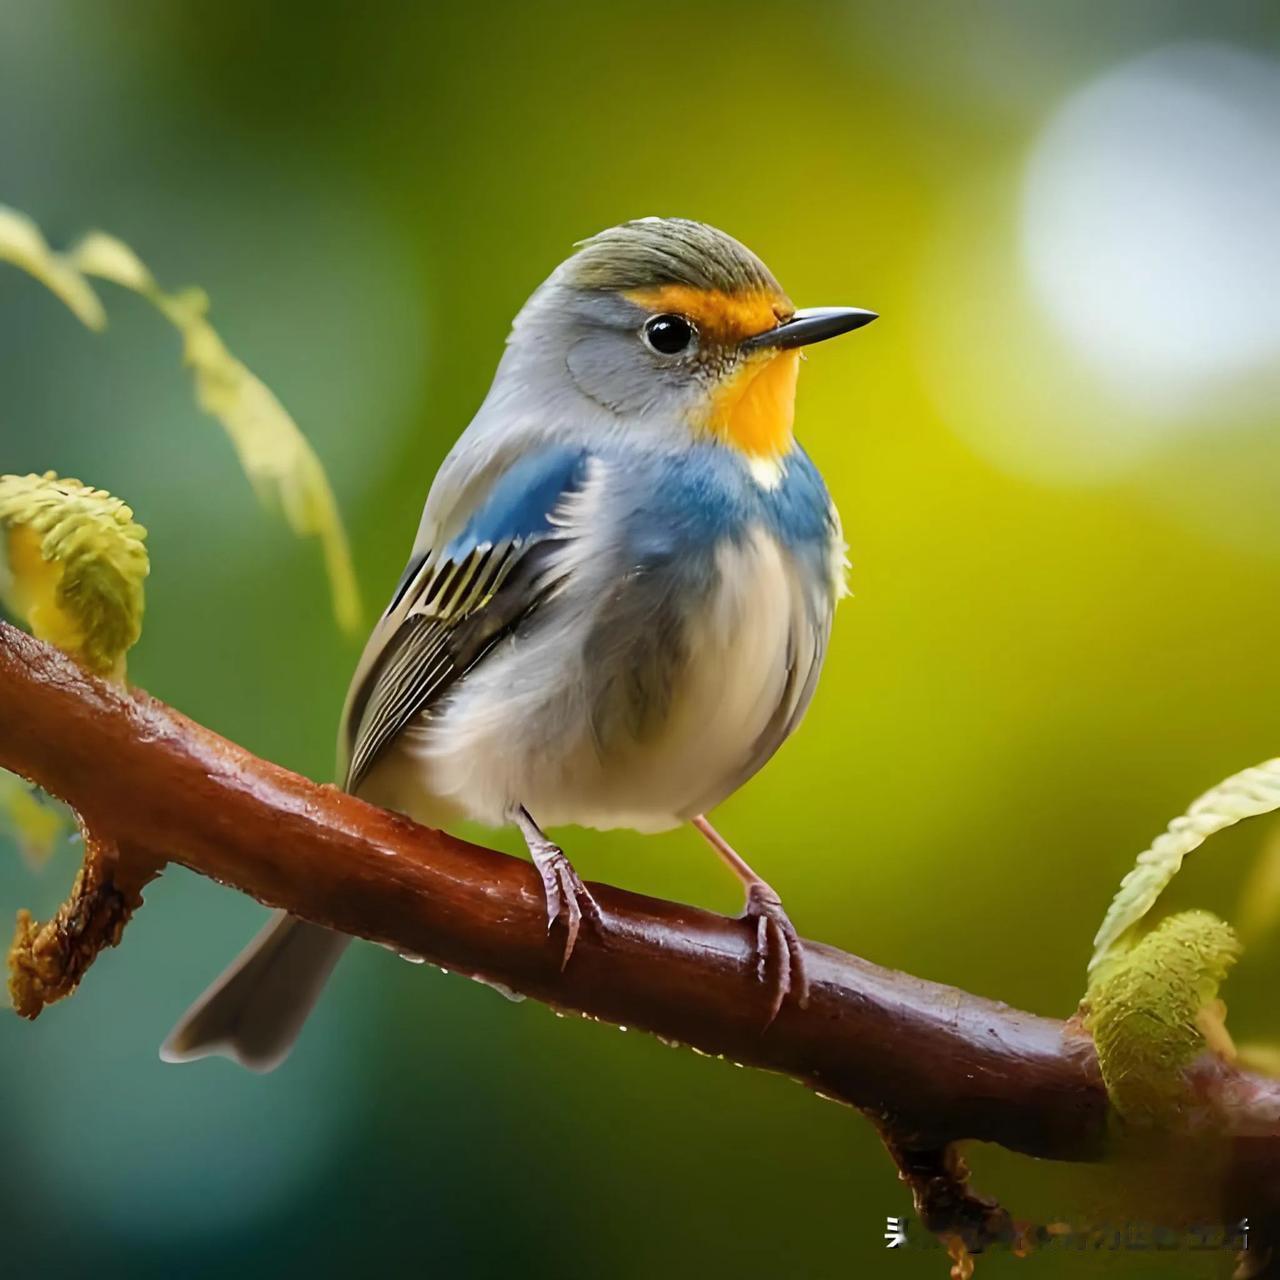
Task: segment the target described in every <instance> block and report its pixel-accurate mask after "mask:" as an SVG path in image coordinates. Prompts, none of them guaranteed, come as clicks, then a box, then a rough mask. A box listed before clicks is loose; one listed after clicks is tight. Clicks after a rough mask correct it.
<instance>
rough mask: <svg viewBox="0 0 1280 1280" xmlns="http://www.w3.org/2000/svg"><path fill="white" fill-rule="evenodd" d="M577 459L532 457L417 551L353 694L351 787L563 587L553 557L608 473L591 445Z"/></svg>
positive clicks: (348, 721) (347, 739)
mask: <svg viewBox="0 0 1280 1280" xmlns="http://www.w3.org/2000/svg"><path fill="white" fill-rule="evenodd" d="M533 461H534V462H535V463H536V462H537V460H536V459H534V460H533ZM567 461H568V464H569V465H567V464H566V458H565V456H564V454H563V452H559V453H556V454H553V455H551V456H550V457H549V458H548V459H547V460H546V462H545V464H544V466H543V468H542V470H541V471H538V470H537V469H536V468H532V467H529V466H528V464H527V463H526V464H522V465H523V466H524V470H525V471H526V473H528V474H526V475H523V476H520V477H518V479H519V481H520V482H519V483H518V484H517V483H508V477H500V478H499V480H498V481H497V483H496V484H495V485H494V488H493V489H492V490H491V491H490V493H489V495H488V498H487V503H486V502H481V504H480V505H479V507H478V508H477V510H476V512H475V513H474V515H473V517H472V519H471V520H470V521H468V522H467V523H466V525H465V527H464V529H463V532H462V533H461V534H460V535H458V536H457V537H455V538H454V539H453V541H451V542H450V543H449V544H448V545H447V546H446V547H444V548H443V550H440V551H436V550H434V549H432V550H427V551H426V552H425V553H424V552H421V551H419V552H418V553H416V554H415V556H414V558H413V559H412V560H411V561H410V563H409V567H408V568H407V569H406V570H405V574H404V576H403V577H402V579H401V581H400V584H399V586H398V587H397V589H396V593H395V596H394V597H393V599H392V603H391V605H390V607H389V608H388V610H387V612H386V614H384V615H383V618H382V620H381V621H380V622H379V624H378V626H377V628H375V631H374V634H373V636H372V637H371V638H370V641H369V644H368V646H367V647H366V651H365V656H364V658H363V659H362V661H361V664H360V667H359V669H358V670H357V672H356V676H355V679H354V680H353V681H352V686H351V691H350V693H349V694H348V699H347V708H346V712H345V714H344V732H343V746H344V748H345V751H344V755H345V757H346V763H345V767H340V773H342V774H345V786H346V789H347V790H349V791H355V790H357V789H358V788H359V786H360V784H361V782H363V781H364V779H365V778H366V777H367V776H368V774H369V771H370V770H371V769H372V768H373V766H374V764H375V763H376V762H377V760H378V757H379V756H380V755H381V754H382V752H383V751H385V750H386V748H387V747H388V745H389V744H390V743H391V742H392V741H393V740H394V739H395V738H396V737H397V736H398V735H399V734H400V733H401V732H402V731H403V730H404V729H405V728H406V726H408V725H409V724H410V723H411V722H412V721H413V720H414V719H416V718H417V717H418V716H420V715H422V714H423V713H424V712H426V711H428V710H429V709H430V707H431V706H432V705H433V704H434V703H436V702H437V701H438V700H439V699H440V697H441V696H442V695H443V693H444V692H445V691H446V690H447V689H448V688H449V687H450V686H451V685H453V684H454V683H455V682H456V681H457V680H459V679H460V678H461V677H462V676H463V675H464V674H465V673H466V672H467V671H468V670H469V669H470V668H471V667H472V666H474V664H475V663H476V662H478V661H480V660H481V659H482V658H483V656H484V655H485V653H487V652H488V651H489V649H490V648H492V646H493V645H494V644H495V643H496V642H497V641H498V640H499V639H500V638H501V637H502V636H503V635H506V634H508V633H509V632H510V631H511V630H512V629H513V628H514V627H515V626H517V625H518V624H519V623H520V621H521V620H522V619H524V618H525V617H527V616H528V615H529V614H530V613H531V612H532V611H533V610H534V609H535V608H536V607H537V606H538V604H539V603H540V602H541V601H542V600H543V599H544V598H545V596H546V595H547V593H548V591H549V590H552V589H553V588H554V582H555V575H549V574H547V573H546V572H545V570H546V566H547V562H548V560H549V559H550V558H551V556H552V554H553V553H554V552H555V550H556V549H557V546H563V544H564V543H566V542H567V541H569V540H571V539H573V538H575V537H576V536H577V535H578V534H579V533H580V530H578V529H575V528H573V527H572V526H571V524H570V523H568V522H566V521H565V519H564V517H563V511H564V509H565V506H566V504H567V503H569V502H570V501H571V499H572V498H573V496H574V495H576V494H577V493H578V492H579V491H580V490H581V488H582V486H583V484H584V483H585V480H586V477H587V475H588V474H590V475H591V476H596V475H597V474H598V471H597V470H596V469H591V468H588V466H587V462H588V461H589V460H588V458H587V457H586V455H585V454H576V455H573V456H572V457H571V458H569V459H568V460H567ZM504 485H505V486H506V487H505V490H504ZM504 523H505V525H506V528H505V529H504V528H503V525H504Z"/></svg>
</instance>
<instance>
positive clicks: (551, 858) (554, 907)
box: [532, 844, 603, 969]
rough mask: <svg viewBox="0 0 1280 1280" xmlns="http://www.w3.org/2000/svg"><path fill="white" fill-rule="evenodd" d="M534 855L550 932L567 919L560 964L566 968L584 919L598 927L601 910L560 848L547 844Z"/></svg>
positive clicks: (535, 851)
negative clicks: (556, 923) (561, 920)
mask: <svg viewBox="0 0 1280 1280" xmlns="http://www.w3.org/2000/svg"><path fill="white" fill-rule="evenodd" d="M532 853H533V862H534V865H535V866H536V867H537V868H538V874H539V875H540V876H541V877H542V892H543V894H544V896H545V897H546V900H547V932H548V933H550V932H551V927H552V925H554V924H555V922H556V921H557V920H559V919H560V918H561V917H562V916H563V917H564V924H565V940H564V957H563V958H562V959H561V961H560V968H561V969H563V968H564V967H565V965H567V964H568V963H569V957H570V956H571V955H573V948H574V946H575V945H576V944H577V941H578V933H579V931H580V930H581V928H582V921H583V919H584V918H585V919H587V920H589V921H590V922H591V923H592V924H593V925H595V926H597V927H599V926H600V925H601V923H602V922H603V920H602V917H601V914H600V907H599V904H598V903H597V902H596V900H595V899H594V898H593V897H592V896H591V892H590V890H588V888H587V886H586V885H585V884H583V882H582V877H581V876H579V875H578V873H577V872H576V871H575V870H574V869H573V863H571V862H570V861H569V859H568V858H567V857H565V854H564V850H563V849H561V848H560V847H559V845H554V844H546V845H543V846H541V847H539V848H535V849H533V850H532Z"/></svg>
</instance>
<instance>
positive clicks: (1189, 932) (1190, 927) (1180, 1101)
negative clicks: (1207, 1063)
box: [1082, 911, 1240, 1128]
mask: <svg viewBox="0 0 1280 1280" xmlns="http://www.w3.org/2000/svg"><path fill="white" fill-rule="evenodd" d="M1239 954H1240V943H1239V941H1238V939H1237V938H1236V935H1235V933H1234V931H1233V930H1232V929H1231V926H1230V925H1228V924H1227V923H1226V922H1225V921H1223V920H1220V919H1218V917H1217V916H1215V915H1213V914H1211V913H1210V912H1208V911H1184V912H1182V913H1180V914H1178V915H1175V916H1170V917H1169V918H1168V919H1166V920H1164V921H1162V922H1161V923H1160V924H1159V925H1158V926H1157V927H1156V928H1155V929H1153V930H1152V931H1151V932H1150V933H1149V934H1147V935H1146V936H1145V937H1144V938H1142V939H1140V940H1139V941H1137V942H1135V943H1133V944H1132V945H1131V946H1128V947H1125V948H1123V949H1117V950H1115V951H1114V952H1112V953H1111V954H1110V955H1109V956H1108V957H1107V959H1106V961H1105V962H1104V963H1103V964H1101V965H1099V966H1098V967H1097V968H1096V969H1095V970H1094V972H1093V974H1092V975H1091V977H1090V981H1089V990H1088V993H1087V994H1086V996H1085V1001H1084V1005H1083V1006H1082V1012H1083V1016H1084V1023H1085V1026H1086V1027H1087V1028H1088V1029H1089V1031H1090V1033H1091V1034H1092V1036H1093V1040H1094V1044H1095V1046H1096V1048H1097V1053H1098V1062H1099V1065H1100V1067H1101V1069H1102V1078H1103V1081H1104V1082H1105V1084H1106V1086H1107V1094H1108V1096H1109V1097H1110V1099H1111V1104H1112V1106H1113V1107H1114V1108H1115V1110H1116V1112H1117V1114H1118V1115H1120V1117H1121V1118H1122V1119H1123V1120H1125V1121H1126V1122H1127V1123H1129V1124H1130V1125H1133V1126H1135V1127H1146V1128H1152V1127H1158V1126H1162V1125H1166V1124H1168V1123H1170V1122H1172V1121H1173V1120H1175V1119H1176V1118H1177V1116H1178V1114H1179V1112H1180V1111H1181V1109H1182V1107H1183V1105H1184V1104H1185V1102H1186V1100H1187V1099H1186V1086H1185V1083H1184V1080H1183V1074H1182V1073H1183V1068H1184V1067H1185V1066H1186V1065H1187V1064H1188V1063H1189V1062H1190V1061H1191V1060H1192V1059H1193V1058H1194V1057H1195V1056H1196V1055H1197V1054H1198V1053H1200V1052H1201V1051H1202V1050H1203V1049H1204V1048H1205V1035H1204V1031H1203V1030H1202V1026H1203V1023H1204V1018H1205V1014H1206V1011H1211V1010H1212V1008H1213V1006H1214V1004H1215V1001H1216V999H1217V994H1218V987H1219V986H1220V984H1221V983H1222V980H1223V979H1224V978H1225V977H1226V974H1227V971H1228V970H1229V969H1230V968H1231V966H1232V965H1233V964H1234V963H1235V961H1236V959H1237V958H1238V957H1239Z"/></svg>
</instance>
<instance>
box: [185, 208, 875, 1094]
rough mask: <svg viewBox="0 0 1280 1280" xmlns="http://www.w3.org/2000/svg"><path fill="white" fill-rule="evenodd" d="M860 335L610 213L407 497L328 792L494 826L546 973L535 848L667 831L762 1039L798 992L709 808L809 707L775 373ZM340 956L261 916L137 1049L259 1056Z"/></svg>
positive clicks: (537, 294)
mask: <svg viewBox="0 0 1280 1280" xmlns="http://www.w3.org/2000/svg"><path fill="white" fill-rule="evenodd" d="M876 318H877V317H876V313H875V312H872V311H868V310H865V309H862V308H858V307H822V308H815V309H808V310H797V309H796V308H795V307H794V306H793V305H792V303H791V301H790V299H789V298H788V297H787V295H786V294H785V293H784V292H783V290H782V287H781V286H780V285H779V284H778V282H777V280H776V279H775V278H774V276H773V274H772V273H771V272H770V270H769V269H768V267H766V266H765V264H764V263H763V262H762V261H761V259H760V258H759V257H757V256H756V255H755V254H754V253H753V252H752V251H751V250H750V249H748V248H747V247H746V246H745V245H743V244H742V243H740V242H739V241H737V240H735V239H734V238H733V237H731V236H729V235H727V234H726V233H725V232H723V231H719V230H717V229H715V228H714V227H711V226H709V225H707V224H706V223H703V222H698V221H693V220H690V219H685V218H640V219H636V220H633V221H629V222H624V223H622V224H620V225H618V226H615V227H612V228H610V229H608V230H605V231H602V232H600V233H599V234H597V235H594V236H591V237H590V238H588V239H586V240H583V241H580V242H579V243H578V244H577V245H575V246H574V252H573V253H572V254H571V255H570V256H569V257H568V258H567V259H566V260H565V261H564V262H563V263H561V264H560V265H559V266H558V267H557V268H556V269H555V270H554V271H553V272H552V273H551V275H550V276H549V277H548V278H547V279H546V280H545V281H544V282H543V283H542V284H541V285H540V286H539V287H538V288H537V289H536V290H535V291H534V293H533V294H532V295H531V297H530V298H529V300H528V301H527V302H526V304H525V305H524V307H523V308H522V309H521V310H520V312H519V314H518V315H517V316H516V319H515V321H514V322H513V325H512V328H511V331H510V335H509V337H508V339H507V343H506V346H505V350H504V352H503V354H502V357H501V360H500V362H499V364H498V368H497V371H496V373H495V375H494V378H493V382H492V384H491V386H490V389H489V391H488V394H487V395H486V397H485V399H484V401H483V403H482V404H481V406H480V408H479V410H478V411H477V413H476V415H475V417H474V418H473V419H472V421H471V422H470V424H469V425H468V426H467V428H466V430H465V431H464V432H463V433H462V435H461V436H460V437H459V438H458V440H457V442H456V443H455V444H454V446H453V448H452V449H451V450H450V452H449V453H448V454H447V456H446V457H445V460H444V462H443V463H442V464H441V466H440V468H439V471H438V472H437V474H436V476H435V479H434V481H433V483H432V484H431V487H430V491H429V494H428V496H427V499H426V505H425V507H424V509H423V513H422V519H421V523H420V525H419V528H418V533H417V537H416V540H415V542H414V546H413V552H412V555H411V556H410V558H409V561H408V565H407V567H406V568H405V570H404V572H403V574H402V576H401V578H400V580H399V583H398V585H397V586H396V588H395V591H394V593H393V595H392V598H391V601H390V603H389V604H388V606H387V608H386V610H385V612H384V613H383V614H382V616H381V618H380V619H379V621H378V622H377V623H376V624H375V626H374V628H373V631H372V634H371V636H370V638H369V641H368V644H367V646H366V647H365V650H364V653H363V655H362V657H361V659H360V661H359V663H358V665H357V668H356V671H355V674H354V677H353V678H352V681H351V685H350V689H349V692H348V695H347V699H346V704H345V707H344V709H343V714H342V721H341V729H340V732H339V769H338V776H339V778H341V780H342V785H343V787H344V788H345V789H346V790H347V791H350V792H352V793H354V794H357V795H359V796H360V797H361V798H363V799H365V800H367V801H370V802H371V803H374V804H377V805H381V806H383V807H385V808H388V809H393V810H396V811H398V812H400V813H402V814H405V815H407V816H408V817H410V818H412V819H414V820H416V821H418V822H421V823H424V824H427V825H429V826H433V827H444V826H447V825H448V824H450V823H452V822H456V821H458V820H460V819H472V820H476V821H478V822H480V823H484V824H487V825H490V826H493V827H502V826H508V825H514V826H515V827H516V828H518V830H519V832H520V834H521V835H522V836H523V838H524V842H525V844H526V845H527V847H528V851H529V854H530V856H531V858H532V861H533V863H534V865H535V866H536V868H537V870H538V872H539V875H540V877H541V882H542V889H543V894H544V897H545V902H546V917H547V929H548V935H549V936H550V934H551V931H552V930H553V928H558V929H560V930H562V932H563V940H562V942H561V943H560V945H561V950H562V957H561V964H562V965H563V964H567V963H568V962H569V959H570V957H571V956H572V954H573V951H574V947H575V944H576V941H577V939H578V937H579V933H580V930H581V929H583V928H591V929H604V928H606V927H607V922H606V921H605V920H604V918H603V915H602V912H601V910H600V907H599V905H598V903H597V902H596V901H595V899H594V897H593V896H592V894H591V893H590V891H589V890H588V888H587V886H586V885H585V884H584V882H583V881H582V879H581V878H580V877H579V876H578V874H577V872H576V871H575V870H574V867H573V865H572V863H571V862H570V860H569V859H568V857H567V856H566V854H565V853H564V851H563V849H562V848H561V846H560V845H559V844H557V843H556V842H555V841H553V840H552V839H551V838H550V837H549V836H548V835H547V834H546V830H547V829H548V828H557V827H562V826H567V825H572V826H577V827H588V828H597V829H611V828H630V829H633V830H636V831H639V832H646V833H647V832H657V831H664V830H669V829H672V828H675V827H679V826H681V825H682V824H685V823H690V824H692V826H693V827H694V828H696V829H697V831H698V832H700V833H701V835H702V836H703V837H705V839H706V840H707V841H708V843H709V844H710V845H711V846H712V848H713V849H714V850H715V851H716V852H717V853H718V854H719V855H720V857H721V858H722V859H723V860H724V861H725V862H726V863H727V864H728V866H729V867H730V869H731V870H732V871H733V872H734V873H735V875H736V876H737V877H738V879H739V880H740V881H741V883H742V885H743V888H744V890H745V906H744V910H743V918H744V920H745V921H746V927H747V928H749V929H750V935H749V939H750V943H751V951H752V968H753V969H754V977H755V978H756V979H757V980H758V981H759V982H760V983H761V984H762V985H763V987H764V988H765V991H766V993H767V1008H766V1010H765V1025H766V1026H768V1025H769V1024H771V1023H772V1021H773V1019H774V1018H775V1017H776V1015H777V1014H778V1012H779V1010H780V1009H781V1007H782V1005H783V1003H784V1002H785V1000H786V999H787V998H788V997H791V998H793V999H795V1000H797V1001H798V1002H800V1003H801V1004H803V1003H804V1002H805V1000H806V998H807V995H808V981H807V975H806V972H805V966H804V951H803V947H802V946H801V943H800V939H799V936H798V934H797V932H796V930H795V928H794V926H793V925H792V922H791V920H790V918H789V916H788V915H787V913H786V911H785V909H784V908H783V905H782V900H781V898H780V896H779V895H778V893H777V892H775V890H774V889H773V888H772V887H771V886H770V884H769V883H768V882H767V881H766V880H765V879H764V878H763V877H761V876H760V875H758V874H757V873H756V872H755V871H754V870H753V869H752V868H751V866H750V865H749V864H748V862H747V861H746V859H745V858H743V857H742V856H741V855H740V854H739V853H738V852H737V851H736V850H735V849H734V847H733V846H731V845H730V844H729V842H728V841H727V840H725V839H724V838H723V837H722V836H721V835H720V833H719V832H718V831H717V830H716V828H715V827H714V826H712V824H711V822H710V821H709V819H708V817H707V814H708V813H709V812H710V811H711V810H713V809H714V808H715V807H716V806H717V805H718V804H720V803H721V802H722V801H723V800H725V799H726V798H727V797H728V796H730V795H731V794H733V793H734V792H735V791H737V790H738V788H739V787H741V786H742V785H743V784H744V783H745V782H746V781H747V780H748V779H749V778H751V777H752V776H753V775H754V774H755V773H756V772H757V771H758V770H759V769H760V768H761V767H762V766H763V765H764V764H765V763H766V762H767V761H768V760H769V759H770V757H772V756H773V754H774V753H775V752H776V751H777V749H778V748H779V747H780V746H781V745H782V743H783V742H784V741H785V740H786V739H787V738H788V737H789V735H790V734H791V733H792V732H793V730H795V728H796V726H797V725H798V724H799V723H800V720H801V718H802V716H803V715H804V713H805V710H806V708H807V707H808V705H809V703H810V700H811V698H812V697H813V694H814V689H815V686H816V684H817V680H818V675H819V672H820V670H821V668H822V665H823V659H824V657H825V655H826V652H827V647H828V640H829V636H830V632H831V625H832V617H833V614H834V611H835V607H836V603H837V601H838V600H839V599H840V598H841V597H842V596H843V595H844V594H845V592H846V587H845V577H846V570H847V562H846V547H845V542H844V536H843V533H842V529H841V523H840V517H839V515H838V513H837V511H836V508H835V506H834V504H833V502H832V500H831V497H830V495H829V493H828V491H827V488H826V486H825V484H824V482H823V480H822V477H821V475H820V474H819V472H818V469H817V467H816V466H815V465H814V463H813V462H812V461H811V459H810V458H809V455H808V454H807V453H806V452H805V451H804V449H803V448H802V447H801V446H800V444H799V443H798V442H797V440H796V437H795V432H794V416H795V399H796V381H797V375H798V371H799V365H800V359H801V354H802V351H803V349H804V348H806V347H808V346H810V345H812V344H814V343H818V342H823V341H825V340H826V339H829V338H834V337H836V336H838V335H840V334H844V333H848V332H850V331H852V330H855V329H858V328H860V327H861V326H863V325H865V324H867V323H869V322H870V321H872V320H874V319H876ZM349 941H350V939H349V938H347V937H346V936H344V935H340V934H337V933H333V932H330V931H329V930H327V929H324V928H322V927H320V926H318V925H314V924H311V923H308V922H305V921H302V920H299V919H297V918H295V917H293V916H290V915H288V914H286V913H283V912H277V913H276V914H275V915H274V916H273V917H272V919H271V920H270V922H269V923H268V924H267V925H266V927H265V928H264V929H263V930H262V932H261V933H260V934H259V935H258V936H257V937H256V938H255V939H254V940H253V941H252V943H251V944H250V945H249V947H248V948H247V949H246V950H245V951H244V952H243V953H242V954H241V955H240V957H239V958H238V959H237V960H236V961H235V962H234V963H233V964H232V965H231V967H230V968H229V969H228V970H227V971H226V972H225V973H224V974H223V975H222V976H221V977H220V978H218V979H217V981H216V982H214V984H213V985H212V986H211V987H210V988H209V989H208V990H207V991H206V992H205V993H204V994H203V995H202V996H201V997H200V998H199V1000H197V1001H196V1003H195V1004H194V1005H193V1006H192V1008H191V1009H190V1010H189V1011H188V1012H187V1014H186V1015H185V1016H184V1017H183V1018H182V1020H181V1021H180V1022H179V1023H178V1025H177V1026H176V1027H175V1029H174V1031H173V1032H172V1033H171V1035H170V1036H169V1038H168V1039H167V1040H166V1041H165V1044H164V1046H163V1047H162V1049H161V1056H162V1057H163V1058H165V1059H166V1060H167V1061H174V1062H185V1061H189V1060H192V1059H195V1058H201V1057H206V1056H209V1055H211V1054H220V1055H222V1056H225V1057H230V1058H232V1059H234V1060H236V1061H237V1062H239V1063H241V1064H242V1065H244V1066H246V1067H249V1068H250V1069H253V1070H257V1071H266V1070H270V1069H272V1068H274V1067H276V1066H277V1065H279V1063H281V1062H282V1061H283V1060H284V1058H285V1057H286V1056H287V1054H288V1053H289V1051H290V1049H291V1048H292V1046H293V1043H294V1041H295V1039H296V1037H297V1035H298V1033H299V1032H300V1030H301V1028H302V1025H303V1022H304V1021H305V1019H306V1017H307V1015H308V1014H309V1013H310V1011H311V1009H312V1007H313V1006H314V1004H315V1001H316V1000H317V998H318V997H319V995H320V992H321V989H322V988H323V986H324V984H325V981H326V980H327V979H328V977H329V975H330V973H331V972H332V970H333V967H334V965H335V964H336V963H337V960H338V958H339V956H340V955H341V954H342V951H343V949H344V948H345V947H346V945H347V943H348V942H349ZM550 945H556V939H551V942H550Z"/></svg>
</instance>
